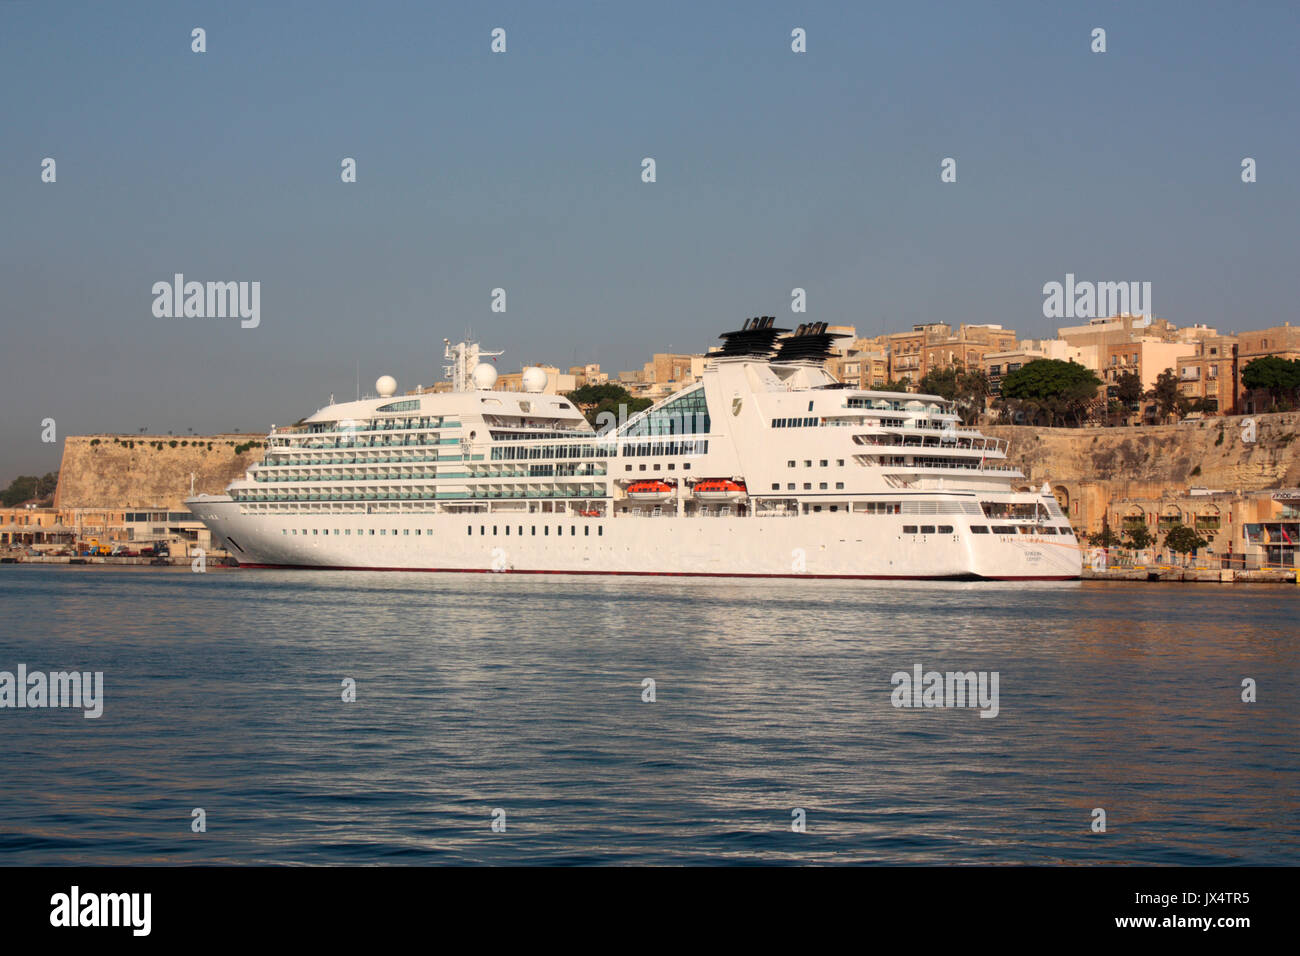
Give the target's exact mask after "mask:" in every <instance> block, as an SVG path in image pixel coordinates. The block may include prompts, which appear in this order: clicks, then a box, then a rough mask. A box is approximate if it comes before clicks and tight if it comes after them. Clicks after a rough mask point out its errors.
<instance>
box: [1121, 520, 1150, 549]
mask: <svg viewBox="0 0 1300 956" xmlns="http://www.w3.org/2000/svg"><path fill="white" fill-rule="evenodd" d="M1124 536H1125V537H1126V538H1127V539H1128V541H1127V544H1128V546H1129V547H1130V548H1132V549H1133V550H1135V551H1145V550H1146V549H1147V548H1149V547H1151V545H1153V544H1155V543H1156V537H1155V535H1153V534H1152V533H1151V531H1150V529H1149V528H1147V526H1146V525H1145V524H1134V525H1131V526H1130V527H1128V528H1125V529H1124Z"/></svg>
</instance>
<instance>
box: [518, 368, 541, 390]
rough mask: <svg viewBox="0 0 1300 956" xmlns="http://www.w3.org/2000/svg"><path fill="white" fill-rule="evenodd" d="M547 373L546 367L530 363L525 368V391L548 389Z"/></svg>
mask: <svg viewBox="0 0 1300 956" xmlns="http://www.w3.org/2000/svg"><path fill="white" fill-rule="evenodd" d="M546 381H547V375H546V371H545V369H540V368H538V367H537V366H535V365H530V366H529V367H528V368H526V369H524V375H523V386H524V391H525V392H534V393H536V392H541V391H544V390H545V389H546Z"/></svg>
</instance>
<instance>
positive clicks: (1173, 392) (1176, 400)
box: [1150, 368, 1191, 420]
mask: <svg viewBox="0 0 1300 956" xmlns="http://www.w3.org/2000/svg"><path fill="white" fill-rule="evenodd" d="M1150 397H1151V398H1152V399H1154V400H1155V403H1156V414H1158V415H1159V416H1160V417H1161V418H1162V419H1165V420H1168V419H1169V418H1171V417H1172V416H1175V415H1177V416H1181V415H1182V414H1183V413H1184V412H1185V411H1187V408H1188V406H1189V405H1190V404H1191V403H1190V402H1189V401H1188V399H1187V396H1186V395H1184V394H1183V393H1182V391H1181V390H1180V389H1179V388H1178V373H1177V372H1175V371H1174V370H1173V369H1171V368H1167V369H1165V370H1164V371H1163V372H1161V373H1160V374H1159V375H1158V376H1156V385H1155V388H1153V389H1151V392H1150Z"/></svg>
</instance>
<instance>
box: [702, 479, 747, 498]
mask: <svg viewBox="0 0 1300 956" xmlns="http://www.w3.org/2000/svg"><path fill="white" fill-rule="evenodd" d="M745 494H746V490H745V483H744V482H743V481H731V480H730V479H727V478H706V479H705V480H704V481H701V482H700V483H699V484H697V485H696V486H695V497H696V498H699V499H700V500H701V501H735V500H736V499H737V498H743V497H745Z"/></svg>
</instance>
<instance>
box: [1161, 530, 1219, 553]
mask: <svg viewBox="0 0 1300 956" xmlns="http://www.w3.org/2000/svg"><path fill="white" fill-rule="evenodd" d="M1209 544H1210V542H1209V541H1207V540H1205V538H1202V537H1201V536H1200V535H1199V534H1197V533H1196V529H1195V528H1189V527H1188V526H1187V525H1185V524H1176V525H1174V526H1173V527H1172V528H1170V529H1169V530H1168V531H1167V532H1165V547H1166V548H1168V549H1169V550H1170V551H1173V552H1174V553H1176V554H1183V555H1187V554H1192V553H1194V552H1196V551H1199V550H1200V549H1201V548H1205V547H1209Z"/></svg>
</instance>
